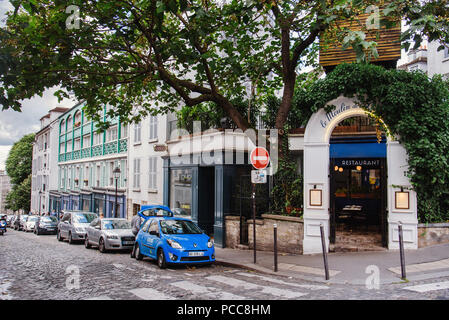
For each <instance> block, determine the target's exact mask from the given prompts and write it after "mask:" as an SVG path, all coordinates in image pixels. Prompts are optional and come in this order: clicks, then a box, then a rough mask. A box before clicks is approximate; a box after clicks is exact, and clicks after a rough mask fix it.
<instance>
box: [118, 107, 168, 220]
mask: <svg viewBox="0 0 449 320" xmlns="http://www.w3.org/2000/svg"><path fill="white" fill-rule="evenodd" d="M167 119H168V116H167V115H158V116H155V117H152V116H149V117H146V118H144V119H142V121H141V122H140V123H139V124H132V125H131V126H130V130H129V149H128V159H129V160H128V163H129V165H128V168H129V171H128V181H129V184H128V186H129V188H128V203H127V207H128V218H129V219H131V218H132V216H133V214H135V213H136V211H137V210H138V208H139V207H140V206H141V205H145V204H163V187H164V176H163V160H162V158H161V155H162V154H164V152H160V151H155V150H154V146H155V145H158V144H165V142H166V140H167V131H168V128H167V121H168V120H167Z"/></svg>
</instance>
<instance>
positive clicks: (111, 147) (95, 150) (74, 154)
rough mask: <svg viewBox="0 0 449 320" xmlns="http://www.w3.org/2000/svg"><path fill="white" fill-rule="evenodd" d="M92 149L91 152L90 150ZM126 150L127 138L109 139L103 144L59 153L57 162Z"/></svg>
mask: <svg viewBox="0 0 449 320" xmlns="http://www.w3.org/2000/svg"><path fill="white" fill-rule="evenodd" d="M91 150H92V152H91ZM126 151H128V138H124V139H121V140H119V141H117V140H116V141H111V142H108V143H105V144H104V151H103V144H99V145H96V146H93V147H92V148H90V147H88V148H83V149H81V150H75V151H70V152H67V153H61V154H59V156H58V161H59V162H64V161H70V160H79V159H86V158H90V157H98V156H102V155H108V154H115V153H122V152H126Z"/></svg>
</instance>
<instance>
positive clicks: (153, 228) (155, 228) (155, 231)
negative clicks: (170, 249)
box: [147, 219, 160, 258]
mask: <svg viewBox="0 0 449 320" xmlns="http://www.w3.org/2000/svg"><path fill="white" fill-rule="evenodd" d="M159 237H160V231H159V221H158V220H156V219H154V220H153V221H151V224H150V227H149V228H148V237H147V238H148V240H147V245H148V249H149V254H148V255H149V256H150V257H152V258H156V255H157V253H156V247H157V243H158V241H159Z"/></svg>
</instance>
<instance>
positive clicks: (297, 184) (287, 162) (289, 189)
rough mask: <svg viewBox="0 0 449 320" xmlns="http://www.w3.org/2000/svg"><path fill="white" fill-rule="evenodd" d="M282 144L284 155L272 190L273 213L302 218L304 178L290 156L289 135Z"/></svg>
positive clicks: (285, 136) (280, 160) (280, 159)
mask: <svg viewBox="0 0 449 320" xmlns="http://www.w3.org/2000/svg"><path fill="white" fill-rule="evenodd" d="M282 144H283V145H282V148H281V150H282V153H283V155H282V156H281V157H279V163H278V166H279V167H278V171H277V172H276V174H275V175H274V177H273V179H274V181H273V188H272V189H271V198H272V211H273V213H278V214H283V215H292V216H302V208H303V177H302V175H300V174H298V173H297V164H296V162H295V161H294V160H293V159H292V158H291V157H290V155H289V148H288V136H287V135H284V137H283V140H282ZM289 211H290V212H289Z"/></svg>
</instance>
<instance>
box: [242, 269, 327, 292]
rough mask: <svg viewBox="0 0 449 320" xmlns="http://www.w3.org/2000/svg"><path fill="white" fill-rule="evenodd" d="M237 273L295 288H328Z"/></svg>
mask: <svg viewBox="0 0 449 320" xmlns="http://www.w3.org/2000/svg"><path fill="white" fill-rule="evenodd" d="M237 274H238V275H240V276H245V277H250V278H259V279H261V280H265V281H269V282H273V283H277V284H284V285H288V286H293V287H297V288H303V289H308V290H326V289H329V287H326V286H317V285H311V284H298V283H292V282H286V281H282V280H279V279H273V278H269V277H264V276H260V275H256V274H251V273H244V272H239V273H237Z"/></svg>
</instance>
